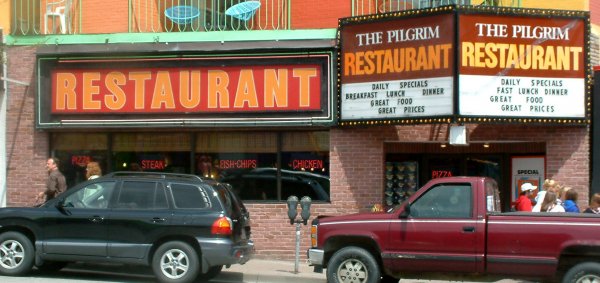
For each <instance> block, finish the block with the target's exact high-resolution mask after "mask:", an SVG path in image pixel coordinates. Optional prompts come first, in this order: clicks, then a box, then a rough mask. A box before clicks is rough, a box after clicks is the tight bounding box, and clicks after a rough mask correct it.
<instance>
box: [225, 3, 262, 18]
mask: <svg viewBox="0 0 600 283" xmlns="http://www.w3.org/2000/svg"><path fill="white" fill-rule="evenodd" d="M258 8H260V1H246V2H241V3H238V4H235V5H233V6H231V7H229V9H227V10H226V11H225V15H228V16H231V17H234V18H236V19H239V20H242V21H247V20H249V19H250V18H252V16H254V14H255V13H256V10H258Z"/></svg>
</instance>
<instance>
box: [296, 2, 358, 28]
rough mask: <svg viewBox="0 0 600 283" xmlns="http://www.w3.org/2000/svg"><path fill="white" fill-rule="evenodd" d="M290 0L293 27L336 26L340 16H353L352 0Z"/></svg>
mask: <svg viewBox="0 0 600 283" xmlns="http://www.w3.org/2000/svg"><path fill="white" fill-rule="evenodd" d="M290 2H291V3H292V12H291V15H292V29H314V28H336V27H337V24H338V19H339V18H344V17H349V16H351V10H350V6H351V2H352V1H351V0H346V1H322V0H307V1H293V0H292V1H290Z"/></svg>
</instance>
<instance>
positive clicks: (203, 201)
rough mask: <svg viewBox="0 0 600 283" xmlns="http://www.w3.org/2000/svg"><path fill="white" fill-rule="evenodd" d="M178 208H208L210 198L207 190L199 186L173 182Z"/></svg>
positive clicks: (172, 188) (174, 196)
mask: <svg viewBox="0 0 600 283" xmlns="http://www.w3.org/2000/svg"><path fill="white" fill-rule="evenodd" d="M171 192H173V198H174V201H175V207H176V208H207V207H210V200H209V198H208V194H207V193H206V191H205V190H204V189H203V188H201V187H197V186H193V185H185V184H171Z"/></svg>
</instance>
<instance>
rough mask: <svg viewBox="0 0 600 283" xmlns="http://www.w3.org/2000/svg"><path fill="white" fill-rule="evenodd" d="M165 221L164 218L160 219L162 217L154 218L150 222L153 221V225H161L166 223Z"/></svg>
mask: <svg viewBox="0 0 600 283" xmlns="http://www.w3.org/2000/svg"><path fill="white" fill-rule="evenodd" d="M165 220H166V219H164V218H160V217H154V218H152V220H150V221H152V223H160V222H165Z"/></svg>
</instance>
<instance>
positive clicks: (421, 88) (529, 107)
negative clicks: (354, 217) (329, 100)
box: [338, 6, 591, 125]
mask: <svg viewBox="0 0 600 283" xmlns="http://www.w3.org/2000/svg"><path fill="white" fill-rule="evenodd" d="M589 29H590V26H589V13H587V12H579V11H560V10H532V9H516V8H505V7H503V8H492V7H477V6H444V7H437V8H430V9H421V10H409V11H400V12H392V13H387V14H378V15H372V16H361V17H353V18H344V19H341V20H340V30H339V33H338V34H339V38H338V42H339V46H340V52H339V57H340V59H339V60H340V68H339V69H338V74H339V77H340V81H341V84H340V85H341V87H340V90H339V99H338V102H339V104H340V105H339V109H340V112H339V113H338V114H339V120H340V124H341V125H361V124H390V123H393V124H399V123H400V124H401V123H453V122H459V123H462V122H477V123H486V122H492V123H493V122H503V123H506V122H508V123H523V122H537V123H567V124H587V123H589V119H590V107H591V105H589V103H590V93H589V92H590V88H589V86H590V85H591V77H590V76H588V74H589V72H590V70H589V69H590V68H589V63H588V56H587V54H588V52H589V46H588V41H589Z"/></svg>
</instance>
